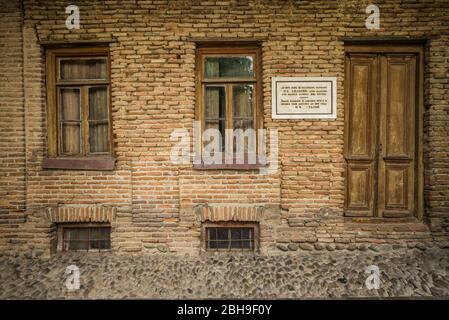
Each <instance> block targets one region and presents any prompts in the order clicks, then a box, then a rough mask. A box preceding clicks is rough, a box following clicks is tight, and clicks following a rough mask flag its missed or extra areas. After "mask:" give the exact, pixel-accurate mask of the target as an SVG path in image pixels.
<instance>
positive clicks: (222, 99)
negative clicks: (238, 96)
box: [204, 86, 226, 156]
mask: <svg viewBox="0 0 449 320" xmlns="http://www.w3.org/2000/svg"><path fill="white" fill-rule="evenodd" d="M204 119H205V120H204V127H205V128H204V130H207V129H216V130H218V133H219V134H220V135H221V144H220V148H219V150H221V151H224V149H225V128H226V90H225V88H224V87H223V86H206V90H205V97H204ZM208 144H209V141H205V142H204V145H208ZM211 156H213V155H211Z"/></svg>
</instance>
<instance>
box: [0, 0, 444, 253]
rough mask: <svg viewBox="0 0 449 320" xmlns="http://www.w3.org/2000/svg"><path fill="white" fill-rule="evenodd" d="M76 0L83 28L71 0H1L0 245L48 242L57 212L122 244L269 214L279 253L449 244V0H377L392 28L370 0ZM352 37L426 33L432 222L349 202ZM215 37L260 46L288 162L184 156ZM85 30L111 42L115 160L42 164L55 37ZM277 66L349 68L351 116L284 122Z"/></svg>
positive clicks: (265, 244)
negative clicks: (276, 92)
mask: <svg viewBox="0 0 449 320" xmlns="http://www.w3.org/2000/svg"><path fill="white" fill-rule="evenodd" d="M75 2H76V3H75ZM75 2H74V3H72V4H76V5H78V6H79V8H80V16H81V28H80V29H77V30H68V29H67V28H66V26H65V19H66V17H67V14H66V13H65V6H67V5H68V3H67V2H66V1H59V0H58V1H43V0H41V1H38V0H23V1H18V0H8V1H6V0H4V1H1V6H0V19H1V23H0V48H1V52H2V55H1V58H0V77H1V81H0V107H1V114H0V128H1V132H2V134H1V137H0V150H1V158H0V175H1V188H0V195H1V200H0V250H1V251H27V252H30V251H31V252H33V253H34V254H35V255H44V256H46V255H48V254H49V253H50V249H51V247H52V243H53V242H54V241H55V239H54V237H55V222H61V221H109V220H112V221H111V225H112V249H113V250H114V251H117V252H142V251H149V252H152V251H154V252H159V251H162V252H168V251H170V252H179V253H183V252H190V253H199V252H200V250H199V249H200V246H201V242H200V231H201V222H202V221H206V220H211V221H255V222H259V223H260V236H261V238H260V250H261V252H262V253H266V254H269V253H273V252H278V251H279V249H281V250H297V248H298V247H299V248H302V249H305V250H309V249H318V250H320V249H323V248H327V249H329V250H333V249H335V248H337V249H341V248H349V249H351V248H362V249H363V248H366V246H367V245H372V244H399V245H409V246H412V245H415V244H416V243H437V244H439V245H443V246H447V245H448V240H449V239H448V237H449V235H448V232H449V139H448V136H449V102H448V101H449V71H448V70H449V69H448V68H449V51H448V48H449V18H448V14H447V13H448V11H449V2H448V1H447V0H402V1H399V0H398V1H390V0H382V1H376V5H378V6H379V8H380V12H381V28H380V30H368V29H367V28H366V27H365V19H366V17H367V14H366V13H365V8H366V6H367V5H368V4H370V2H371V1H366V0H362V1H360V0H345V1H343V0H342V1H330V0H321V1H312V0H310V1H283V0H282V1H281V0H278V1H271V0H229V1H215V0H211V1H198V0H191V1H163V0H161V1H150V0H148V1H144V0H143V1H140V0H138V1H118V0H105V1H90V0H79V1H75ZM343 37H345V38H350V37H371V38H376V37H403V38H418V37H419V38H427V39H428V41H427V42H426V48H425V75H424V80H425V81H424V88H425V97H424V101H425V114H424V137H425V143H424V159H425V161H424V162H425V170H424V176H425V180H424V181H425V188H424V189H425V190H424V200H425V214H424V215H425V219H424V221H423V222H419V221H416V222H413V221H412V222H409V221H408V222H406V223H401V222H389V223H366V222H364V223H362V222H357V221H353V220H348V219H345V218H344V216H343V205H344V185H345V181H344V157H343V146H344V141H343V132H344V130H345V128H344V99H343V97H344V43H343V41H342V40H341V39H342V38H343ZM217 39H227V40H236V41H237V40H250V41H252V40H258V41H260V42H261V44H262V66H263V77H262V80H263V108H264V115H263V123H264V127H265V128H267V129H270V128H276V129H278V130H279V165H280V166H279V170H278V171H277V172H275V173H272V174H269V175H262V174H259V172H258V170H198V169H194V168H193V165H191V164H190V165H175V164H171V163H170V151H171V148H172V146H173V144H174V142H173V141H171V140H170V134H171V132H172V131H173V130H174V129H177V128H186V129H188V130H190V131H191V130H192V125H193V120H194V118H195V52H196V43H197V42H198V41H200V40H203V41H204V40H217ZM80 40H86V41H92V40H98V41H104V40H108V41H109V40H111V42H110V44H109V46H110V53H111V79H112V84H111V88H112V91H111V92H112V120H113V122H112V127H113V144H114V153H115V156H116V157H117V162H116V165H115V169H114V170H113V171H83V170H49V169H43V168H42V162H43V160H44V158H46V157H47V151H48V150H47V129H46V128H47V127H46V119H47V118H46V98H45V97H46V88H45V54H44V53H45V46H44V44H45V43H49V42H58V41H61V42H76V41H80ZM273 76H335V77H337V79H338V112H337V119H336V120H332V121H320V120H276V121H274V120H272V118H271V78H272V77H273ZM68 208H69V209H68ZM97 208H99V209H97ZM100 211H102V212H103V215H104V216H103V217H101V216H98V214H100V213H98V212H100ZM96 212H97V213H96ZM95 214H97V216H95ZM64 215H66V216H64ZM67 215H71V216H67ZM83 219H84V220H83Z"/></svg>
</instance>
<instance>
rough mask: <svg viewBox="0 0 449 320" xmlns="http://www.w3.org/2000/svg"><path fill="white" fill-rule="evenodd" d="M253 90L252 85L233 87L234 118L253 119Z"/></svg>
mask: <svg viewBox="0 0 449 320" xmlns="http://www.w3.org/2000/svg"><path fill="white" fill-rule="evenodd" d="M253 90H254V86H253V85H252V84H248V85H245V84H239V85H234V86H233V87H232V110H233V115H234V118H252V117H253Z"/></svg>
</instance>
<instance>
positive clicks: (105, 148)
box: [89, 123, 109, 153]
mask: <svg viewBox="0 0 449 320" xmlns="http://www.w3.org/2000/svg"><path fill="white" fill-rule="evenodd" d="M89 146H90V152H91V153H95V152H109V125H108V124H107V123H91V124H89Z"/></svg>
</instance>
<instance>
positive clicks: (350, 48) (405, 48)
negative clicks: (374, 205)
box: [344, 39, 425, 222]
mask: <svg viewBox="0 0 449 320" xmlns="http://www.w3.org/2000/svg"><path fill="white" fill-rule="evenodd" d="M344 49H345V56H344V62H345V72H344V74H345V81H344V91H345V93H344V106H345V112H344V113H345V116H344V128H345V129H344V155H346V154H347V151H348V150H347V147H348V139H349V132H348V128H349V125H348V121H349V115H348V106H349V88H348V84H349V81H348V80H347V79H348V78H347V77H348V76H349V70H348V69H349V68H348V66H347V57H346V56H347V54H350V53H365V54H366V53H384V54H387V53H404V54H407V53H408V54H416V55H417V73H418V74H417V81H416V82H417V86H418V88H417V92H416V101H417V106H416V108H417V110H416V111H415V112H416V114H415V115H416V118H415V137H416V142H415V159H416V176H415V187H416V197H417V201H416V208H415V212H414V217H415V218H416V219H417V220H419V221H422V220H423V218H424V152H423V147H424V49H425V40H423V39H410V40H409V39H398V40H380V39H373V40H366V39H362V40H358V39H348V40H345V46H344ZM345 161H346V160H345ZM346 170H347V167H345V185H344V192H345V197H344V198H345V200H344V207H345V208H346V205H347V204H346V192H347V187H348V186H347V183H348V181H347V175H346ZM346 218H349V219H358V220H360V218H356V217H346ZM366 219H368V220H383V221H391V222H393V221H402V220H404V219H403V218H383V217H382V218H376V217H369V218H368V217H365V218H362V220H366Z"/></svg>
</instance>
